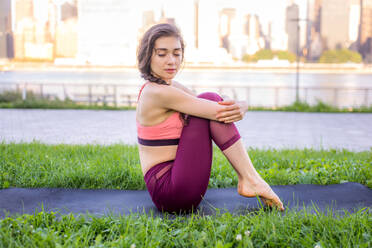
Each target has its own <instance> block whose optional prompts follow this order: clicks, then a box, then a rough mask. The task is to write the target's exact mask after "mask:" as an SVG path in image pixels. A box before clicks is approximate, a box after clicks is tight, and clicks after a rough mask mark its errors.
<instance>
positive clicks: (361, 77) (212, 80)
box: [0, 70, 372, 107]
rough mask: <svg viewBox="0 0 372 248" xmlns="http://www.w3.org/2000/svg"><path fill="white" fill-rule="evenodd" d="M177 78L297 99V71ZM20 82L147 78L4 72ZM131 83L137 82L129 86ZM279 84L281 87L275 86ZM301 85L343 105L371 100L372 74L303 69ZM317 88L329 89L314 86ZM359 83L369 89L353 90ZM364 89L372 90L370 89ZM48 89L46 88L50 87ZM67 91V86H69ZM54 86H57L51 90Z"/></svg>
mask: <svg viewBox="0 0 372 248" xmlns="http://www.w3.org/2000/svg"><path fill="white" fill-rule="evenodd" d="M176 80H177V81H179V82H181V83H183V84H185V85H187V86H190V87H191V86H192V85H194V86H198V87H196V88H195V90H196V91H197V92H199V91H209V90H212V91H219V92H220V93H221V94H224V95H228V96H230V97H235V98H237V99H240V100H247V101H249V103H250V105H252V106H281V105H287V104H290V103H291V102H293V100H294V99H295V90H294V89H293V87H295V82H296V74H295V73H273V72H252V71H243V70H239V71H221V70H204V71H198V70H196V71H190V70H183V71H181V72H180V73H179V75H178V76H177V78H176ZM16 83H22V84H23V83H37V84H39V83H43V84H45V83H48V84H65V85H69V84H99V85H108V84H119V85H121V86H123V88H126V89H125V92H126V93H127V94H136V92H137V91H138V86H139V85H140V84H141V83H142V80H141V78H140V76H139V72H138V71H137V70H123V71H6V72H0V86H1V85H3V86H4V85H5V84H16ZM129 85H132V86H131V87H128V86H129ZM220 87H223V89H220ZM241 87H250V89H249V91H248V90H246V89H245V88H241ZM260 87H265V88H260ZM275 87H282V88H280V89H276V90H275ZM283 87H284V88H283ZM286 87H291V88H286ZM300 87H301V90H300V92H299V93H300V97H301V99H302V100H306V101H307V102H309V103H310V104H314V103H316V101H317V99H319V100H322V101H325V102H328V103H331V104H334V105H337V106H339V107H351V106H361V105H370V104H372V74H354V73H336V74H332V73H305V72H303V73H301V74H300ZM306 87H312V88H313V89H308V90H305V89H304V88H306ZM314 87H322V88H327V89H314ZM3 88H4V87H3ZM50 88H51V87H50ZM355 88H364V89H363V90H354V89H355ZM365 88H368V89H370V90H365ZM43 90H44V91H46V90H47V89H46V87H44V89H43ZM64 90H65V91H66V89H64ZM102 90H103V89H101V90H100V91H102ZM50 91H52V90H51V89H50ZM54 91H55V93H56V94H57V93H58V94H62V93H61V92H62V91H63V90H62V88H55V89H54ZM78 91H79V92H81V93H86V89H83V88H80V89H79V90H78ZM71 92H73V91H71ZM122 92H124V90H122Z"/></svg>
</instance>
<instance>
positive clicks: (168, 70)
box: [165, 69, 176, 73]
mask: <svg viewBox="0 0 372 248" xmlns="http://www.w3.org/2000/svg"><path fill="white" fill-rule="evenodd" d="M165 71H166V72H168V73H175V72H176V69H165Z"/></svg>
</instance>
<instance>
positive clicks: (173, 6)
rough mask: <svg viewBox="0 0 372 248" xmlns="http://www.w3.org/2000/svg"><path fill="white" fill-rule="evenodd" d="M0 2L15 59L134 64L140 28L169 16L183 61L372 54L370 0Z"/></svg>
mask: <svg viewBox="0 0 372 248" xmlns="http://www.w3.org/2000/svg"><path fill="white" fill-rule="evenodd" d="M0 7H1V8H0V9H1V10H0V17H1V18H0V58H9V59H15V60H19V61H27V60H46V61H54V62H55V63H62V64H63V63H65V64H97V65H99V64H101V65H134V64H135V63H136V48H137V45H138V41H139V39H140V37H141V36H142V34H143V33H144V32H145V30H147V29H148V28H149V27H150V26H151V25H154V24H156V23H162V22H168V23H173V24H175V25H177V26H178V27H179V28H180V30H181V32H182V34H183V36H184V39H185V42H186V49H187V50H186V54H185V56H186V57H185V59H186V61H187V62H189V63H210V64H231V63H233V62H234V61H241V59H242V58H243V56H245V55H253V54H255V53H256V52H258V51H260V50H262V49H270V50H280V51H289V52H291V53H293V54H298V55H300V56H304V57H305V58H306V59H307V60H309V61H316V60H317V59H319V57H320V55H321V54H322V52H323V51H325V50H329V49H340V48H346V49H351V50H354V51H358V52H360V53H361V54H362V55H363V57H364V59H365V61H366V62H372V0H297V1H296V0H280V1H278V0H261V1H247V0H230V1H228V0H185V1H176V0H173V1H172V0H159V1H150V0H137V1H130V0H0ZM296 20H297V21H296ZM297 25H299V26H297ZM298 30H299V31H300V33H299V35H297V32H298ZM297 46H298V47H297ZM298 48H299V50H297V49H298Z"/></svg>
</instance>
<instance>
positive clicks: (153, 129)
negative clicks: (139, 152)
mask: <svg viewBox="0 0 372 248" xmlns="http://www.w3.org/2000/svg"><path fill="white" fill-rule="evenodd" d="M148 83H149V82H147V83H145V84H144V85H143V86H142V87H141V90H140V92H139V94H138V99H137V101H138V100H139V98H140V96H141V93H142V90H143V88H144V87H145V86H146V85H147V84H148ZM180 115H181V114H180V113H179V112H174V113H173V114H171V115H170V116H169V117H168V118H167V119H165V120H164V121H163V122H161V123H159V124H157V125H154V126H143V125H141V124H140V123H139V122H138V120H137V121H136V122H137V136H138V143H139V144H141V145H145V146H169V145H178V142H179V139H180V136H181V132H182V128H183V123H182V120H181V116H180Z"/></svg>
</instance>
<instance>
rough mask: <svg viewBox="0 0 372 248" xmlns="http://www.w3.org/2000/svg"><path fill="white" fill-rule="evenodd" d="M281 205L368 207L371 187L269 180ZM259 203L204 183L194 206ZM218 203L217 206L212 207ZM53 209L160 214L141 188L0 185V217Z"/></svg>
mask: <svg viewBox="0 0 372 248" xmlns="http://www.w3.org/2000/svg"><path fill="white" fill-rule="evenodd" d="M272 188H273V190H274V191H275V192H276V193H277V194H278V196H279V197H280V198H281V200H282V201H283V203H284V205H285V207H286V208H289V209H291V210H301V209H303V208H309V209H310V211H311V212H313V213H316V212H323V213H325V214H327V212H328V210H332V212H333V213H340V214H341V215H342V214H343V213H345V210H347V211H348V212H350V213H352V212H355V211H358V210H360V209H363V208H365V209H363V210H362V211H369V212H371V210H370V209H372V190H371V189H369V188H368V187H366V186H363V185H361V184H359V183H343V184H334V185H326V186H323V185H312V184H299V185H285V186H272ZM259 207H260V203H259V201H258V200H257V198H245V197H242V196H240V195H239V194H238V193H237V192H236V188H226V189H208V190H207V193H206V195H205V197H204V199H203V201H202V202H201V204H200V205H199V207H198V208H197V209H196V212H198V213H199V214H201V215H211V214H215V213H216V212H217V211H218V212H220V213H223V212H230V213H233V214H245V213H248V212H251V211H255V210H257V209H258V208H259ZM217 209H219V210H217ZM42 210H43V211H48V212H50V211H54V212H58V213H59V214H68V213H73V214H86V213H89V214H92V215H95V216H103V215H115V214H129V213H136V212H137V213H138V212H140V213H143V212H146V213H150V212H152V213H153V214H154V215H162V214H163V213H161V212H159V211H158V210H157V209H156V207H155V205H154V204H153V203H152V201H151V198H150V195H149V194H148V192H147V191H143V190H106V189H103V190H87V189H61V188H34V189H29V188H8V189H2V190H0V217H1V218H4V217H5V216H11V215H15V214H24V213H27V214H34V213H35V212H39V211H42Z"/></svg>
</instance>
